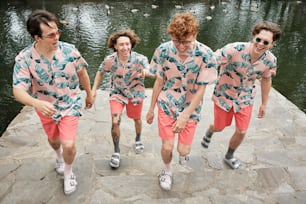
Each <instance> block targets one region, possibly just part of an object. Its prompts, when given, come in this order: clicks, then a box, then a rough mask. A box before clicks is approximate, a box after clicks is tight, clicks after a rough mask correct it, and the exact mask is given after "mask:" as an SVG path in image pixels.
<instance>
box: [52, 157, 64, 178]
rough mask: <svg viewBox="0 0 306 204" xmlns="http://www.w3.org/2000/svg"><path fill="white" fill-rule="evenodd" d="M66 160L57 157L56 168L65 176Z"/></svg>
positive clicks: (57, 171) (58, 172)
mask: <svg viewBox="0 0 306 204" xmlns="http://www.w3.org/2000/svg"><path fill="white" fill-rule="evenodd" d="M64 169H65V162H64V161H60V160H58V159H56V161H55V168H54V170H55V171H56V173H57V174H58V175H60V176H64Z"/></svg>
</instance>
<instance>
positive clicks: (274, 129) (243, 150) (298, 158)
mask: <svg viewBox="0 0 306 204" xmlns="http://www.w3.org/2000/svg"><path fill="white" fill-rule="evenodd" d="M212 91H213V86H208V87H207V90H206V94H205V97H204V105H203V110H202V120H201V122H200V124H199V125H198V128H197V131H196V135H195V138H194V142H193V145H192V151H191V158H190V161H189V165H188V167H182V166H180V165H178V153H177V152H176V150H175V151H174V154H173V162H172V166H173V169H174V183H173V188H172V190H171V191H163V190H161V189H160V187H159V185H158V180H157V175H158V173H159V171H160V170H161V168H162V167H163V164H162V160H161V157H160V145H161V141H160V139H159V137H158V134H157V123H156V118H155V121H154V123H153V124H152V125H148V124H147V123H146V122H145V115H146V112H147V110H148V106H149V101H150V96H151V93H152V90H151V89H147V91H146V93H147V96H148V98H147V99H146V100H145V103H144V111H143V133H142V140H143V142H144V145H145V151H144V153H142V154H135V153H134V146H133V145H134V138H135V131H134V124H133V121H132V120H130V119H128V118H127V117H126V115H125V113H124V115H123V118H122V122H121V135H122V136H121V141H120V147H121V159H122V162H121V166H120V168H119V169H117V170H113V169H111V168H110V167H109V164H108V163H109V158H110V155H111V153H112V151H113V144H112V139H111V135H110V129H111V119H110V112H109V104H108V92H107V91H99V92H98V97H97V100H96V103H95V107H94V108H92V109H90V110H85V111H84V116H83V117H82V118H81V120H80V125H79V131H78V138H77V156H76V160H75V163H74V172H75V174H76V175H77V180H78V184H79V185H78V189H77V191H76V192H75V193H74V194H72V195H70V196H65V195H64V193H63V180H62V179H61V178H60V177H59V176H57V175H56V173H55V171H54V163H55V154H54V152H53V151H52V150H51V148H50V147H49V146H48V143H47V139H46V136H45V135H44V133H43V129H42V127H41V125H40V123H39V120H38V117H37V116H36V114H35V113H34V111H33V109H32V108H29V107H25V108H24V109H23V110H22V111H21V113H20V114H19V115H17V116H16V118H15V119H14V120H13V121H12V122H11V124H10V125H9V127H8V128H7V130H6V132H4V134H3V135H2V137H1V138H0V165H1V169H0V182H1V185H0V203H5V204H13V203H14V204H15V203H16V204H17V203H22V204H28V203H31V204H32V203H48V204H53V203H54V204H55V203H90V204H98V203H101V204H102V203H103V204H108V203H118V204H119V203H120V204H122V203H128V204H129V203H136V204H138V203H139V204H140V203H146V204H151V203H152V204H153V203H175V204H178V203H185V204H190V203H201V204H202V203H204V204H206V203H207V204H216V203H217V204H219V203H235V204H236V203H250V204H260V203H269V204H270V203H275V204H276V203H279V204H287V203H301V204H302V203H306V156H305V155H306V137H305V136H306V115H305V114H304V113H303V112H302V111H300V110H299V109H298V108H297V107H296V106H295V105H293V104H292V103H291V102H290V101H288V100H287V99H286V98H285V97H283V96H282V95H280V94H279V93H278V92H277V91H275V90H274V89H273V90H272V91H271V93H270V100H269V104H268V110H267V115H266V118H264V119H260V120H259V119H257V118H256V115H257V111H258V106H259V104H260V89H258V90H257V91H258V93H257V97H256V100H255V106H254V110H253V111H254V112H253V116H252V121H251V125H250V129H249V131H248V134H247V136H246V138H245V140H244V142H243V143H242V145H241V146H240V148H239V149H238V150H237V152H236V156H237V157H238V158H240V160H241V161H242V163H243V166H242V167H241V168H240V169H239V170H232V169H230V168H229V167H227V166H226V165H225V164H224V163H223V157H224V154H225V152H226V150H227V145H228V141H229V138H230V136H231V134H232V132H233V130H234V127H228V128H227V129H225V130H224V131H223V132H221V133H217V134H215V135H214V136H213V139H212V142H211V144H210V147H209V149H204V148H202V146H201V144H200V141H201V138H202V136H203V133H204V132H205V130H206V129H207V127H208V125H209V123H210V122H211V121H212V120H213V104H212V101H211V100H210V96H211V94H212Z"/></svg>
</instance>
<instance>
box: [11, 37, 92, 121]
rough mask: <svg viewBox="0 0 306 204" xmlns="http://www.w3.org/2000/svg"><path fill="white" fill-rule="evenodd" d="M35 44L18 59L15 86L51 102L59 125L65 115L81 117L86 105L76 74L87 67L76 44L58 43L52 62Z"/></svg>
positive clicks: (14, 79) (26, 49)
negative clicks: (84, 104)
mask: <svg viewBox="0 0 306 204" xmlns="http://www.w3.org/2000/svg"><path fill="white" fill-rule="evenodd" d="M34 44H35V43H33V44H31V45H29V46H28V47H26V48H25V49H23V50H22V51H21V52H20V53H19V54H18V55H17V56H16V58H15V65H14V73H13V87H14V88H18V89H22V90H24V91H27V92H28V93H29V94H30V95H31V96H33V97H34V98H37V99H39V100H44V101H48V102H50V103H52V104H53V105H54V108H55V109H56V110H57V112H56V113H55V114H54V115H53V116H52V118H53V119H54V120H55V121H56V122H58V121H59V120H60V119H61V117H64V116H81V114H82V112H81V108H82V105H83V100H82V95H81V91H80V88H79V78H78V75H77V72H78V71H79V70H81V69H83V68H87V67H88V64H87V62H86V61H85V59H84V58H83V57H82V56H81V54H80V53H79V51H78V50H77V49H76V48H75V46H74V45H71V44H68V43H65V42H61V41H60V42H59V44H58V49H57V50H56V51H55V54H54V57H53V59H52V61H49V60H47V59H46V58H45V57H44V56H43V55H40V54H39V53H38V52H37V50H36V49H35V48H34Z"/></svg>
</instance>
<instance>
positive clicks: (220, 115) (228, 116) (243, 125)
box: [214, 104, 253, 130]
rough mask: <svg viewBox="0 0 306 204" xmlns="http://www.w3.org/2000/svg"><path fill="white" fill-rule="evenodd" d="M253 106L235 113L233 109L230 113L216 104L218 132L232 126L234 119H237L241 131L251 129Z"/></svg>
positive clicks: (215, 116) (215, 115) (215, 122)
mask: <svg viewBox="0 0 306 204" xmlns="http://www.w3.org/2000/svg"><path fill="white" fill-rule="evenodd" d="M252 110H253V106H248V107H245V108H242V109H241V110H240V111H238V112H236V113H235V112H234V110H233V108H231V110H230V111H229V112H227V111H225V110H223V109H222V108H220V107H219V106H217V105H216V104H215V105H214V118H215V119H214V126H215V128H216V129H218V130H223V129H224V128H225V127H227V126H230V125H231V124H232V119H233V117H235V123H236V127H237V128H238V129H239V130H247V129H248V128H249V124H250V120H251V115H252Z"/></svg>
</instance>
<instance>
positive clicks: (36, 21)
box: [27, 10, 59, 38]
mask: <svg viewBox="0 0 306 204" xmlns="http://www.w3.org/2000/svg"><path fill="white" fill-rule="evenodd" d="M50 22H55V23H56V25H58V24H59V22H58V19H57V18H56V16H55V15H54V14H53V13H50V12H49V11H46V10H36V11H34V12H32V13H31V14H30V16H29V18H28V20H27V30H28V32H29V33H30V35H31V36H32V37H33V38H34V36H35V35H38V36H39V37H41V35H42V32H41V29H40V24H41V23H43V24H45V25H47V26H49V27H50V25H49V23H50Z"/></svg>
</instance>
